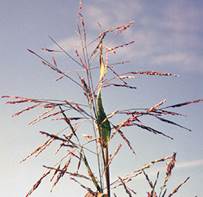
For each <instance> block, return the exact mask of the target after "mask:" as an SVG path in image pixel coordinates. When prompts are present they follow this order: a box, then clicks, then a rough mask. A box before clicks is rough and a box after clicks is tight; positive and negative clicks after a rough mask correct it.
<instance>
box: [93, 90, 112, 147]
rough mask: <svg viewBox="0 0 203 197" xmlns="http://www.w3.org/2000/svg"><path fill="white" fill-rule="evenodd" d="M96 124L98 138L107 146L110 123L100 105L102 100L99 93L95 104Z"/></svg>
mask: <svg viewBox="0 0 203 197" xmlns="http://www.w3.org/2000/svg"><path fill="white" fill-rule="evenodd" d="M96 107H97V108H96V109H97V111H96V122H97V126H98V130H99V135H100V138H101V140H102V142H103V145H104V146H107V144H108V142H109V140H110V135H111V126H110V122H109V120H108V118H107V116H106V113H105V112H104V108H103V104H102V98H101V91H99V93H98V95H97V103H96Z"/></svg>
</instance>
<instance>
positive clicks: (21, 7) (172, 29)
mask: <svg viewBox="0 0 203 197" xmlns="http://www.w3.org/2000/svg"><path fill="white" fill-rule="evenodd" d="M84 4H85V5H84V8H85V16H86V21H87V28H88V29H87V32H88V35H89V40H91V39H93V38H94V37H95V36H96V33H97V32H98V30H99V27H98V23H100V24H101V25H102V27H103V28H107V27H110V26H112V25H116V24H120V23H125V22H128V21H134V26H133V27H132V29H130V30H129V31H127V32H126V33H125V34H123V35H121V36H120V37H119V38H118V39H117V38H115V39H113V43H110V44H115V43H119V42H120V41H131V40H134V41H135V44H134V45H133V46H131V47H129V48H125V49H123V50H122V51H121V52H120V53H118V55H120V57H121V58H124V59H125V60H130V63H129V64H128V65H126V67H125V68H123V69H128V70H130V69H131V70H158V71H167V72H172V73H176V74H178V75H179V77H176V78H173V77H172V78H161V79H160V78H155V77H152V78H150V77H140V78H139V79H136V80H135V81H134V83H135V85H136V86H137V87H138V89H137V90H136V91H133V92H131V91H129V92H128V91H123V92H122V93H125V95H124V94H122V95H121V92H120V90H118V89H116V90H115V91H110V90H109V89H107V90H106V92H104V96H105V98H104V102H105V105H106V108H107V109H108V112H111V111H113V110H115V108H117V106H121V107H122V108H125V107H127V106H132V105H133V106H136V107H139V106H141V107H143V106H148V107H150V106H152V105H153V104H155V103H157V102H159V101H160V100H162V99H166V100H167V104H175V103H178V102H183V101H187V100H193V99H197V98H203V65H202V62H203V61H202V60H203V58H202V54H203V44H202V43H203V26H202V21H201V20H202V18H203V12H202V8H203V2H202V1H201V0H195V1H185V0H170V1H161V0H155V1H153V2H152V1H147V0H126V1H125V2H124V1H122V0H111V1H107V0H98V1H91V0H86V1H84ZM0 5H1V6H0V26H1V30H0V43H1V44H0V54H1V55H0V68H1V73H0V94H1V95H20V96H26V97H37V98H57V99H64V98H69V99H75V98H77V99H79V100H80V99H82V98H80V97H79V96H80V95H78V93H77V92H76V91H74V86H73V84H72V83H71V82H70V81H68V80H62V81H59V82H56V81H55V79H56V78H57V76H56V75H55V74H54V73H52V71H51V70H49V69H47V68H46V67H44V66H43V65H41V64H40V61H39V60H38V59H36V58H35V57H33V56H32V55H31V54H29V53H28V52H27V50H26V49H27V48H30V49H32V50H35V51H40V49H41V48H44V47H52V48H53V47H55V46H54V45H53V43H52V42H51V40H50V39H49V38H48V36H49V35H51V36H52V37H54V38H55V39H56V40H57V41H58V42H59V43H60V44H61V45H62V46H63V47H64V48H65V49H66V50H68V51H69V52H70V53H74V50H73V49H74V48H75V47H77V46H78V43H79V42H78V38H77V35H76V33H75V32H76V22H77V18H76V12H77V8H78V2H77V1H75V0H61V1H53V0H51V1H50V0H43V1H39V0H35V1H25V0H19V1H11V0H0ZM57 59H58V60H59V61H60V62H61V63H63V64H64V65H63V67H64V68H65V69H67V70H70V69H72V68H73V67H74V66H75V65H74V64H73V63H72V62H71V61H70V60H68V59H66V58H64V57H63V56H61V55H59V56H57ZM118 59H119V58H118ZM119 60H120V59H119ZM115 98H116V99H115ZM115 100H116V101H117V102H115ZM123 100H125V101H127V102H123ZM17 109H19V108H18V107H13V106H8V105H4V104H3V102H1V105H0V122H1V124H0V132H1V138H0V141H1V142H0V144H1V152H0V153H1V164H0V173H1V177H2V178H1V179H0V195H2V196H8V197H15V196H23V195H24V194H25V193H26V192H27V191H28V190H29V188H30V187H31V186H32V184H33V183H34V182H35V181H36V180H37V178H38V177H39V176H40V175H41V173H42V169H41V166H42V164H44V163H46V162H50V163H51V162H53V160H52V159H51V158H50V157H52V154H51V153H49V152H47V153H45V154H43V155H42V156H41V157H39V158H38V159H34V160H30V161H28V162H27V163H25V164H19V161H20V160H21V159H22V158H24V156H25V155H27V154H28V153H29V152H31V151H32V149H33V148H34V147H36V146H37V145H38V144H40V143H41V142H42V141H43V140H44V138H43V137H41V136H40V135H39V134H38V131H39V130H40V129H44V130H46V129H47V130H48V129H57V126H56V125H47V123H44V124H43V123H42V124H39V125H36V126H34V127H30V126H27V123H28V122H29V121H30V120H31V119H32V117H33V115H32V113H29V114H27V115H24V116H22V117H20V118H15V119H14V118H11V115H12V114H13V113H14V112H15V111H17ZM180 112H181V113H184V114H186V115H187V116H186V117H184V118H183V117H181V118H180V119H178V120H177V122H178V123H181V124H183V125H185V126H186V127H189V128H191V129H192V130H193V132H192V133H187V132H186V131H184V130H181V129H179V128H176V127H171V126H166V125H163V124H161V125H160V124H158V123H157V122H155V123H154V122H153V123H152V124H153V125H154V126H155V127H156V128H160V129H161V130H164V131H165V132H166V133H167V134H169V135H171V136H173V137H174V138H175V139H174V141H170V140H167V139H165V138H162V137H158V136H154V135H151V134H148V133H144V132H142V131H134V130H129V131H127V133H126V135H127V136H129V138H130V139H132V141H133V145H134V147H135V150H136V152H137V157H136V158H135V159H134V160H133V161H131V158H127V156H124V155H125V153H126V151H127V147H126V146H125V145H123V146H124V149H123V152H122V153H121V155H120V156H121V158H120V159H118V164H117V165H116V164H115V175H114V176H116V175H119V174H118V172H120V171H121V170H123V166H125V167H124V168H125V169H124V172H123V173H122V174H125V173H127V170H131V169H134V168H136V167H139V166H141V165H142V164H144V163H146V162H147V161H150V160H153V159H158V158H160V157H162V156H165V155H169V154H171V153H173V152H177V153H178V158H177V160H178V161H177V168H176V171H175V173H176V176H175V177H176V179H175V180H174V181H172V182H171V187H173V186H175V185H177V184H178V183H180V182H181V181H182V180H184V178H186V177H187V176H191V180H190V181H189V182H188V183H187V185H186V186H185V187H183V188H182V190H181V191H180V193H179V194H178V196H195V195H197V196H199V197H200V196H203V189H202V187H201V183H202V182H203V173H202V171H203V143H202V139H203V133H202V127H203V123H202V112H203V103H202V104H197V105H192V106H188V107H185V108H182V109H180ZM147 121H149V122H150V121H151V120H147ZM124 157H126V158H125V159H123V158H124ZM129 157H131V155H129ZM122 174H121V175H122ZM152 174H153V172H152ZM136 184H137V185H136ZM136 184H135V190H136V191H138V192H139V193H138V196H146V194H145V191H143V190H142V189H140V188H142V187H143V184H144V183H143V180H142V179H138V180H137V181H136ZM138 186H139V187H138ZM47 187H49V186H48V184H47V185H46V183H45V185H41V187H40V188H39V190H37V191H36V192H35V193H33V196H34V197H39V196H44V197H48V196H51V197H55V196H61V197H62V196H67V195H69V196H81V191H83V190H81V189H80V188H79V186H77V185H75V184H72V183H71V182H70V181H69V179H68V178H64V180H62V182H61V184H59V185H58V186H57V187H56V189H55V191H54V192H53V193H50V192H49V189H47ZM66 193H67V194H66ZM74 194H75V195H74ZM139 194H140V195H139Z"/></svg>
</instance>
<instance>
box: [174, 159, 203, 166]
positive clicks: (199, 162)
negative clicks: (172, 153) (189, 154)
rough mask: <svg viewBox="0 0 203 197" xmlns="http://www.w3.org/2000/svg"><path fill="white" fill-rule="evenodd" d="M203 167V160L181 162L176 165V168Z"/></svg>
mask: <svg viewBox="0 0 203 197" xmlns="http://www.w3.org/2000/svg"><path fill="white" fill-rule="evenodd" d="M199 166H203V159H199V160H192V161H185V162H179V163H177V164H176V168H191V167H199Z"/></svg>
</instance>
